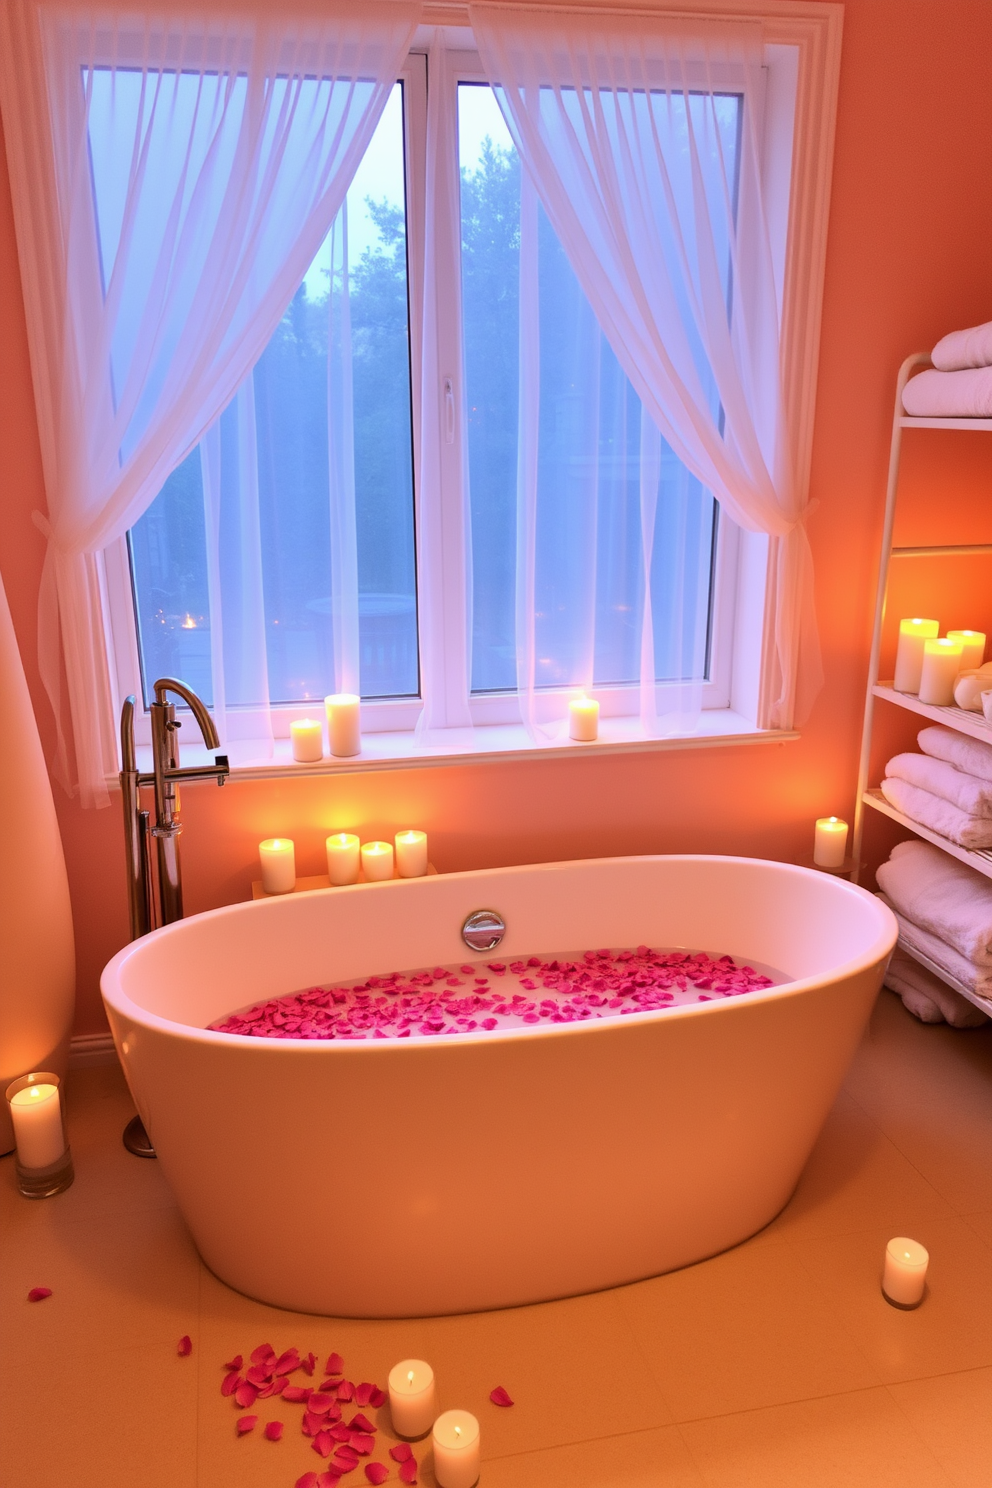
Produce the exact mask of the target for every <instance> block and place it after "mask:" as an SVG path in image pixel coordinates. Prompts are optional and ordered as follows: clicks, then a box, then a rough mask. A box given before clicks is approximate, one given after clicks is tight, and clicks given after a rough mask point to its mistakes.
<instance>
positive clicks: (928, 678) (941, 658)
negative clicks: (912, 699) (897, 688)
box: [919, 636, 964, 708]
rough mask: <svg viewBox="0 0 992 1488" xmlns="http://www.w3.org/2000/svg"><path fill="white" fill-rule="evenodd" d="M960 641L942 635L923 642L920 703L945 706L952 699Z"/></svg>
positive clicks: (958, 663)
mask: <svg viewBox="0 0 992 1488" xmlns="http://www.w3.org/2000/svg"><path fill="white" fill-rule="evenodd" d="M961 651H962V647H961V642H960V641H952V640H949V639H948V637H947V636H943V637H942V638H941V639H940V640H939V641H938V640H927V641H924V642H923V671H922V674H921V676H920V690H919V698H920V702H921V703H930V704H931V705H932V706H933V707H936V708H946V707H947V706H948V705H949V704H950V703H953V701H954V684H955V682H956V681H957V680H958V675H959V673H961V672H963V671H964V667H963V666H962V664H961Z"/></svg>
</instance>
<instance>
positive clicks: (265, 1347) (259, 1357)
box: [251, 1343, 275, 1364]
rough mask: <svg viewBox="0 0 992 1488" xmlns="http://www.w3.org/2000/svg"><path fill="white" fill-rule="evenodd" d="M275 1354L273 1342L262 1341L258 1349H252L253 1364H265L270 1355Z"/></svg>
mask: <svg viewBox="0 0 992 1488" xmlns="http://www.w3.org/2000/svg"><path fill="white" fill-rule="evenodd" d="M274 1354H275V1349H274V1348H273V1347H272V1345H271V1343H260V1344H259V1345H258V1348H257V1349H252V1354H251V1362H252V1363H253V1364H264V1363H265V1361H266V1359H268V1358H269V1356H270V1355H274Z"/></svg>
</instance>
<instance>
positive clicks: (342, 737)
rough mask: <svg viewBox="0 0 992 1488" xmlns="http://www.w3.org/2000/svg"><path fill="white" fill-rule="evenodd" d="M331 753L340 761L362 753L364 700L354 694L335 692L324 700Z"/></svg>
mask: <svg viewBox="0 0 992 1488" xmlns="http://www.w3.org/2000/svg"><path fill="white" fill-rule="evenodd" d="M324 708H325V710H326V712H327V736H328V739H329V740H330V745H331V753H332V754H333V755H336V756H337V757H338V758H339V759H347V758H348V757H349V756H350V755H353V754H361V752H362V713H361V709H362V700H361V698H360V697H356V696H355V694H354V693H352V692H334V693H332V694H331V696H330V697H326V698H325V699H324Z"/></svg>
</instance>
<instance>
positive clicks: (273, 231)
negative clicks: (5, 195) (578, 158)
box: [0, 0, 419, 804]
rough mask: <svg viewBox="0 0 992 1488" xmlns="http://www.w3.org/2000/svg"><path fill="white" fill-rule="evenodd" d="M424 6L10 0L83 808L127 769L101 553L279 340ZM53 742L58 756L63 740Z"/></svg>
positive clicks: (26, 253) (55, 633) (55, 665)
mask: <svg viewBox="0 0 992 1488" xmlns="http://www.w3.org/2000/svg"><path fill="white" fill-rule="evenodd" d="M418 14H419V4H414V3H405V0H363V3H362V5H361V6H353V5H351V4H346V3H343V0H328V3H326V4H322V5H321V6H319V7H313V8H311V9H308V8H307V7H306V5H305V4H304V5H303V6H302V7H301V8H300V9H299V10H292V11H288V12H280V11H267V10H265V11H263V10H261V9H256V8H254V7H252V6H250V5H249V6H246V7H241V6H238V5H236V4H232V5H229V6H223V5H218V6H213V7H211V8H210V9H209V10H202V11H193V10H189V11H187V10H183V9H176V10H174V11H173V10H170V11H164V10H162V11H156V12H150V11H149V12H147V13H142V12H141V11H140V10H138V9H137V8H134V9H131V10H128V11H126V12H125V11H123V10H121V11H119V12H117V11H113V10H109V9H104V8H99V9H98V8H95V7H94V8H91V7H89V6H86V5H78V6H74V5H72V4H45V3H40V4H39V3H38V0H5V4H4V6H3V7H2V8H0V89H2V98H3V106H4V123H5V127H6V133H7V150H8V156H9V159H10V164H11V180H12V189H13V197H14V209H15V219H16V225H17V233H18V246H19V255H20V260H21V267H22V278H23V282H24V293H25V308H26V312H27V321H28V335H29V342H30V349H31V358H32V372H33V377H34V384H35V399H36V403H37V406H38V413H39V426H40V432H41V441H42V456H43V461H44V470H45V482H46V491H47V497H48V516H47V519H42V518H39V522H40V524H41V525H42V526H43V529H44V530H45V531H46V532H47V534H48V553H47V557H46V564H45V572H44V576H43V581H42V590H41V596H40V601H39V603H40V615H39V648H40V663H41V671H42V676H43V679H44V682H45V686H46V689H47V690H48V693H49V696H50V697H51V699H52V702H53V706H54V707H55V710H56V716H57V718H59V714H60V708H59V668H60V655H59V636H61V645H62V656H63V657H64V665H65V672H66V677H67V681H68V687H69V702H70V710H71V717H72V723H73V740H74V746H75V757H76V774H77V777H78V780H79V784H80V788H81V792H82V796H83V799H84V801H85V802H86V803H88V804H103V803H104V802H105V801H106V799H107V796H106V790H105V785H104V780H105V777H106V775H107V774H110V773H113V772H114V771H115V770H116V768H117V755H116V744H115V733H116V728H115V720H114V718H113V711H112V696H113V693H112V688H111V684H110V678H109V674H108V667H107V660H106V641H105V637H106V631H107V628H106V625H105V623H104V622H105V614H104V609H105V595H104V592H103V585H102V577H101V566H100V559H99V556H98V555H99V554H100V552H101V550H102V549H104V548H105V547H106V546H107V545H108V544H109V543H110V542H112V541H113V540H114V539H115V538H118V537H120V536H121V535H123V533H125V532H126V531H127V530H128V528H130V527H131V526H132V525H133V524H134V523H135V522H136V521H137V519H138V518H139V517H140V516H141V514H142V513H143V511H144V510H145V509H146V508H147V507H148V505H149V504H150V503H151V501H152V500H153V499H154V497H155V495H156V494H157V492H158V491H159V489H160V488H161V486H162V483H163V482H164V480H165V479H166V477H167V476H168V475H169V473H170V472H171V471H172V470H173V469H174V468H175V467H176V466H177V465H178V464H179V462H180V461H181V460H182V459H183V457H184V456H185V455H186V454H187V453H188V452H189V451H190V450H191V449H192V448H193V447H194V446H195V445H196V443H197V441H198V440H199V439H200V438H201V436H202V435H203V433H204V432H205V431H206V430H207V429H208V428H209V427H210V425H211V424H212V423H213V422H214V420H215V419H216V418H217V416H218V415H219V414H220V413H221V411H222V410H223V409H224V408H225V406H226V405H227V404H228V403H229V402H230V400H231V399H232V397H233V396H234V394H235V392H236V391H237V389H238V387H239V386H240V385H241V383H242V382H243V380H244V378H245V376H246V374H247V373H248V372H249V370H250V368H251V366H252V365H253V363H254V362H255V361H256V360H257V358H258V357H259V355H260V354H261V352H262V350H263V349H264V347H265V345H266V342H267V341H268V338H269V337H270V335H271V334H272V332H273V330H274V328H275V326H276V325H277V324H278V322H279V320H280V318H281V317H282V315H283V313H284V311H285V309H286V307H287V305H288V304H289V302H290V300H291V299H292V297H293V294H294V292H295V290H296V288H297V286H298V284H299V282H300V280H301V279H302V277H303V274H304V272H305V271H306V269H307V267H308V265H309V264H310V262H311V260H312V258H313V257H314V254H315V253H316V251H317V249H318V247H319V246H320V244H321V242H322V241H323V239H324V237H325V235H326V233H327V232H328V230H329V228H330V226H331V223H332V221H333V220H334V218H335V216H336V214H337V212H338V210H339V208H340V207H341V205H342V202H343V200H344V196H345V192H346V190H347V187H348V185H349V183H350V181H351V179H352V176H353V175H354V173H355V170H356V168H357V166H358V164H359V162H360V161H361V158H362V156H363V154H364V152H365V149H366V147H367V145H368V142H369V140H370V138H371V136H372V133H373V131H374V129H375V126H376V123H377V121H378V119H379V116H380V114H381V113H382V110H383V108H384V106H385V104H386V101H387V98H388V96H389V92H390V90H391V88H392V86H393V84H394V83H395V80H396V75H397V71H398V69H399V68H400V66H401V65H402V61H403V59H404V57H405V55H406V53H407V51H408V49H409V45H410V42H411V40H412V36H413V32H414V28H415V26H416V23H417V17H418ZM98 161H103V162H105V163H107V164H106V168H105V169H104V170H103V171H102V173H101V171H100V170H99V169H98V168H97V162H98ZM61 732H62V731H61V724H60V741H61ZM60 757H61V765H62V770H63V772H65V771H66V769H67V765H66V761H65V755H64V745H62V744H61V742H60Z"/></svg>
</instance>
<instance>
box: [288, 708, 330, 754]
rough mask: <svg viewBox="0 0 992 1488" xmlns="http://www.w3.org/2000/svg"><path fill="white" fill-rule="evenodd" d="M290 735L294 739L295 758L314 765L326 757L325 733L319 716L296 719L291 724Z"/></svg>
mask: <svg viewBox="0 0 992 1488" xmlns="http://www.w3.org/2000/svg"><path fill="white" fill-rule="evenodd" d="M289 737H290V738H291V739H292V741H293V758H294V760H299V761H300V763H301V764H304V765H312V764H314V762H315V761H316V760H321V759H323V758H324V733H323V726H322V724H321V722H320V719H319V718H296V719H294V720H293V722H292V723H291V724H290V725H289Z"/></svg>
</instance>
